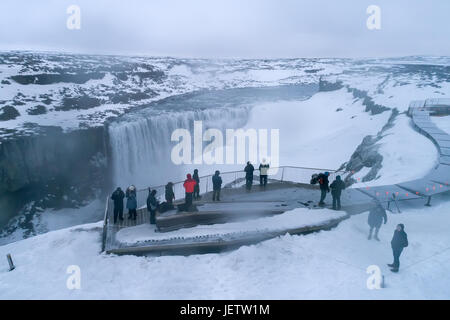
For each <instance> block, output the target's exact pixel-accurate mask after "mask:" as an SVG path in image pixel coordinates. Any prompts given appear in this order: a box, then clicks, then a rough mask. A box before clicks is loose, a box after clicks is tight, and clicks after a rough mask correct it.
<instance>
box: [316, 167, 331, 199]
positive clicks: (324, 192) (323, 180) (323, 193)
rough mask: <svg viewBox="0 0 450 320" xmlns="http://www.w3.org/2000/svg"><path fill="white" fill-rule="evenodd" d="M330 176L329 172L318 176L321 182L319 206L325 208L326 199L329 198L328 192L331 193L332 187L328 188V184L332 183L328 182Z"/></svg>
mask: <svg viewBox="0 0 450 320" xmlns="http://www.w3.org/2000/svg"><path fill="white" fill-rule="evenodd" d="M329 176H330V173H329V172H324V173H321V174H319V176H318V181H319V187H320V201H319V206H324V205H325V202H324V200H325V198H326V196H327V192H330V187H329V186H328V184H329V183H330V182H329V181H328V177H329Z"/></svg>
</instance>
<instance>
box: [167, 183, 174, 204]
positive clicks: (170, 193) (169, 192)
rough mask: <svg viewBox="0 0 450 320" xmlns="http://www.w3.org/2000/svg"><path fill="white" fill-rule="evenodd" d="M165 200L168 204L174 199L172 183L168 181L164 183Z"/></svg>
mask: <svg viewBox="0 0 450 320" xmlns="http://www.w3.org/2000/svg"><path fill="white" fill-rule="evenodd" d="M165 197H166V202H167V203H168V204H172V203H173V200H175V193H174V192H173V183H172V182H169V183H168V184H166V192H165Z"/></svg>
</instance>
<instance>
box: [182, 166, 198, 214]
mask: <svg viewBox="0 0 450 320" xmlns="http://www.w3.org/2000/svg"><path fill="white" fill-rule="evenodd" d="M196 185H197V181H195V180H194V179H192V176H191V174H189V173H188V175H187V179H186V180H185V181H184V184H183V187H184V190H185V191H186V198H185V202H186V209H187V210H189V208H190V207H191V205H192V196H193V194H194V189H195V186H196Z"/></svg>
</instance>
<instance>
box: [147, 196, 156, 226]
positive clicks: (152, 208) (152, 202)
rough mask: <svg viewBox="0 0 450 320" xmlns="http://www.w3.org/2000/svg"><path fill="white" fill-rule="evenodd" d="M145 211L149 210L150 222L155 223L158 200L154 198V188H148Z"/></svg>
mask: <svg viewBox="0 0 450 320" xmlns="http://www.w3.org/2000/svg"><path fill="white" fill-rule="evenodd" d="M148 191H149V193H148V197H147V211H148V212H150V224H156V210H157V209H158V205H159V204H158V201H157V200H156V190H151V191H150V189H148Z"/></svg>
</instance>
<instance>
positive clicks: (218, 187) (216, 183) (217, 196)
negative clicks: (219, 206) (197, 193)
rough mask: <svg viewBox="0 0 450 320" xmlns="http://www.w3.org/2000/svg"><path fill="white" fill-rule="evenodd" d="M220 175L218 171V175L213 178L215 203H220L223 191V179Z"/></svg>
mask: <svg viewBox="0 0 450 320" xmlns="http://www.w3.org/2000/svg"><path fill="white" fill-rule="evenodd" d="M219 175H220V171H216V173H215V174H214V175H213V177H212V183H213V201H220V190H221V189H222V178H221V177H220V176H219Z"/></svg>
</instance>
